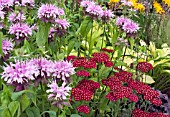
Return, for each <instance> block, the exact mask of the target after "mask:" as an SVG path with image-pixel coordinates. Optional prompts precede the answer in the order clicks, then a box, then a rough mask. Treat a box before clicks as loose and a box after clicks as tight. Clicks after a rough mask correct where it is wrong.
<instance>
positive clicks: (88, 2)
mask: <svg viewBox="0 0 170 117" xmlns="http://www.w3.org/2000/svg"><path fill="white" fill-rule="evenodd" d="M89 5H95V3H94V2H93V1H89V0H83V1H82V2H81V3H80V6H82V7H84V8H86V7H88V6H89Z"/></svg>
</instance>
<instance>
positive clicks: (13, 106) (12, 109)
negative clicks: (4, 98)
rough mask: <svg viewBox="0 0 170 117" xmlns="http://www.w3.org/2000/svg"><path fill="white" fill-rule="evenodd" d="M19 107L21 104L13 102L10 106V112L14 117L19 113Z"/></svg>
mask: <svg viewBox="0 0 170 117" xmlns="http://www.w3.org/2000/svg"><path fill="white" fill-rule="evenodd" d="M18 107H19V102H18V101H13V102H11V103H10V104H9V105H8V108H9V110H10V113H11V115H12V117H14V115H15V113H16V112H17V110H18Z"/></svg>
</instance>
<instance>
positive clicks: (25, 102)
mask: <svg viewBox="0 0 170 117" xmlns="http://www.w3.org/2000/svg"><path fill="white" fill-rule="evenodd" d="M29 105H30V98H29V97H28V96H27V95H26V94H24V95H23V96H22V98H21V108H22V112H23V111H25V109H26V108H28V106H29Z"/></svg>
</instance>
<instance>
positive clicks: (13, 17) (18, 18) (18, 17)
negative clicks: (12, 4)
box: [8, 12, 26, 23]
mask: <svg viewBox="0 0 170 117" xmlns="http://www.w3.org/2000/svg"><path fill="white" fill-rule="evenodd" d="M25 19H26V17H25V16H24V14H23V13H21V12H19V13H15V12H13V13H11V14H10V15H9V17H8V20H9V21H10V22H12V23H16V22H23V21H24V20H25Z"/></svg>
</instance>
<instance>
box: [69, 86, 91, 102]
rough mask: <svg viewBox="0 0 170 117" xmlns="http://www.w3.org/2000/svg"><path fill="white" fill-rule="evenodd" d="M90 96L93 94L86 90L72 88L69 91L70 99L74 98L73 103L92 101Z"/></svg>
mask: <svg viewBox="0 0 170 117" xmlns="http://www.w3.org/2000/svg"><path fill="white" fill-rule="evenodd" d="M92 96H93V92H91V91H89V90H86V89H80V88H72V91H71V97H74V100H75V101H81V100H85V101H90V100H91V99H92Z"/></svg>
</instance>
